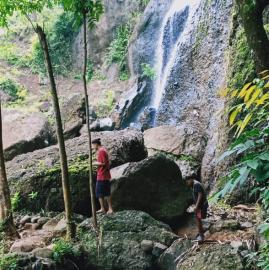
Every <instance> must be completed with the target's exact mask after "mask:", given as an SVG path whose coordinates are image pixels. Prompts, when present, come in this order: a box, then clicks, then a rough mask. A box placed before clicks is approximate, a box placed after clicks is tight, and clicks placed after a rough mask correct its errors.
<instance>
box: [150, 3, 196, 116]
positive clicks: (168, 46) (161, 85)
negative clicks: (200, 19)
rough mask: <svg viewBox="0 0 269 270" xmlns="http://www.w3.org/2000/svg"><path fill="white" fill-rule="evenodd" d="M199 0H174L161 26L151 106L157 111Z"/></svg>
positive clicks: (188, 31) (189, 29)
mask: <svg viewBox="0 0 269 270" xmlns="http://www.w3.org/2000/svg"><path fill="white" fill-rule="evenodd" d="M200 2H201V0H174V1H173V2H172V4H171V7H170V9H169V11H168V12H167V14H166V16H165V18H164V20H163V23H162V28H161V32H160V33H161V34H160V38H159V41H158V47H157V51H156V63H155V70H156V72H157V76H156V80H155V83H154V89H153V97H152V102H151V107H152V108H154V109H155V110H156V111H158V109H159V106H160V103H161V99H162V96H163V94H164V91H165V87H166V83H167V80H168V77H169V75H170V73H171V70H172V69H173V66H174V63H175V61H176V57H177V53H178V49H179V47H180V45H181V44H183V43H184V42H185V41H186V40H187V38H188V36H189V35H190V32H191V30H192V28H193V25H192V19H193V16H194V15H195V13H196V11H197V9H198V7H199V4H200Z"/></svg>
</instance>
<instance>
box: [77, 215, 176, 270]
mask: <svg viewBox="0 0 269 270" xmlns="http://www.w3.org/2000/svg"><path fill="white" fill-rule="evenodd" d="M98 221H99V224H100V227H101V228H102V244H101V249H100V250H101V253H100V256H99V260H98V259H97V258H98V256H97V252H98V251H97V245H96V234H95V232H94V231H93V229H92V226H91V225H90V220H89V219H87V220H85V221H84V222H83V223H82V224H81V225H80V226H79V227H80V229H81V230H82V232H83V233H82V234H81V235H82V239H80V240H81V242H82V243H83V245H85V246H84V247H85V250H86V252H85V258H86V259H85V261H86V262H87V264H86V265H85V269H106V270H112V269H113V270H122V269H128V270H146V269H157V268H156V265H155V263H156V261H157V257H155V256H154V255H153V250H154V249H155V251H157V249H158V250H161V249H162V248H166V247H167V246H170V245H171V244H172V242H173V241H174V240H175V239H177V236H176V235H175V234H174V233H172V231H171V229H170V228H169V226H168V225H166V224H164V223H161V222H159V221H156V220H154V219H153V218H152V217H151V216H149V215H148V214H146V213H143V212H140V211H122V212H117V213H115V214H114V215H112V216H108V215H103V216H99V218H98ZM145 240H146V241H145ZM145 242H147V243H148V242H150V248H148V245H147V248H146V250H145Z"/></svg>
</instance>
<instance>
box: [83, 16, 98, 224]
mask: <svg viewBox="0 0 269 270" xmlns="http://www.w3.org/2000/svg"><path fill="white" fill-rule="evenodd" d="M83 41H84V68H83V86H84V94H85V107H86V108H85V109H86V122H87V132H88V139H89V145H88V146H89V186H90V195H91V209H92V216H93V224H94V227H95V228H97V216H96V197H95V192H94V183H93V166H92V137H91V129H90V112H89V96H88V88H87V65H88V50H87V12H86V11H85V12H84V13H83Z"/></svg>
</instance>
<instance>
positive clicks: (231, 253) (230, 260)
mask: <svg viewBox="0 0 269 270" xmlns="http://www.w3.org/2000/svg"><path fill="white" fill-rule="evenodd" d="M195 245H196V244H195V243H192V242H191V241H190V240H183V239H180V240H176V241H175V242H174V243H173V244H172V245H171V246H170V247H169V248H168V249H167V250H166V251H165V252H163V254H162V255H161V257H160V258H159V263H158V266H159V269H160V270H188V269H195V270H196V269H197V270H203V269H208V270H228V269H234V270H243V269H245V268H244V267H243V263H242V260H241V257H240V255H239V254H237V251H236V250H235V249H233V248H232V247H231V246H230V245H219V244H212V245H202V246H201V247H200V248H195V249H194V247H195Z"/></svg>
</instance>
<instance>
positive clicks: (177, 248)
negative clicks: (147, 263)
mask: <svg viewBox="0 0 269 270" xmlns="http://www.w3.org/2000/svg"><path fill="white" fill-rule="evenodd" d="M191 246H192V243H191V241H190V240H183V239H178V240H176V241H175V242H174V243H173V244H172V245H171V246H170V247H169V248H168V249H167V250H166V251H165V252H164V253H163V254H162V255H161V257H160V258H159V260H158V266H159V268H160V269H161V270H176V268H177V261H178V260H177V258H178V257H179V256H180V255H181V254H184V252H186V251H187V250H188V249H190V248H191Z"/></svg>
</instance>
